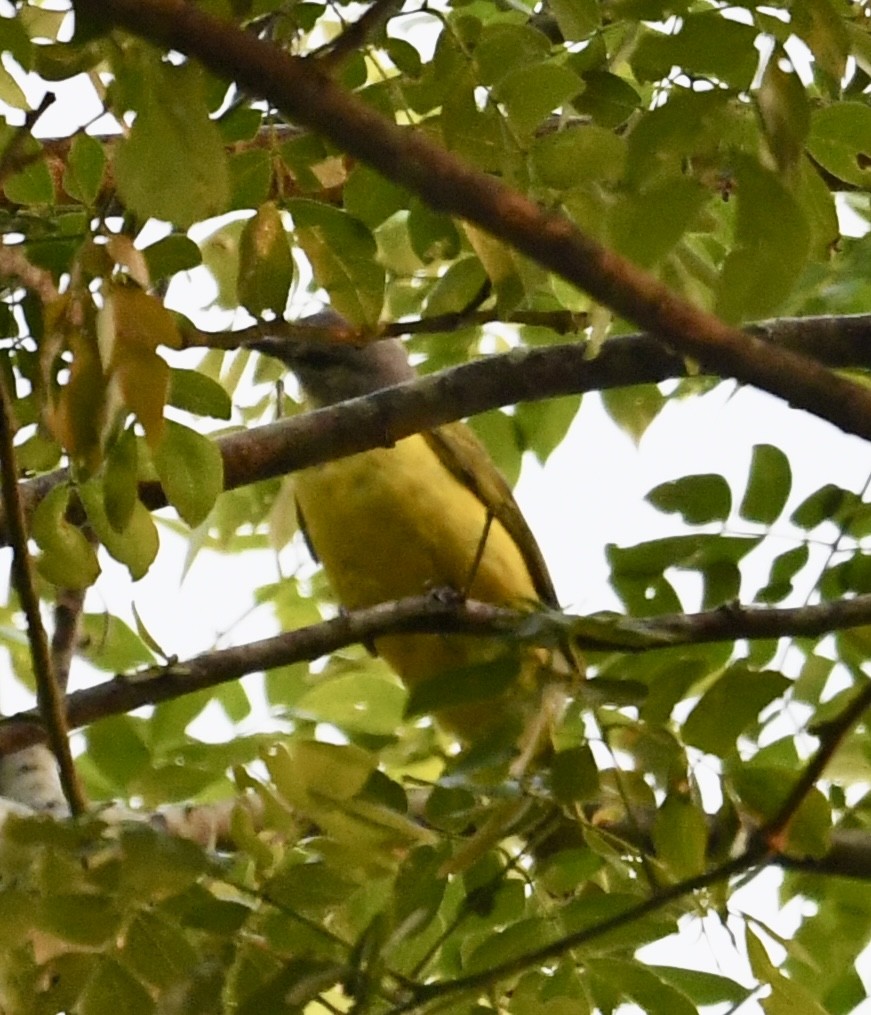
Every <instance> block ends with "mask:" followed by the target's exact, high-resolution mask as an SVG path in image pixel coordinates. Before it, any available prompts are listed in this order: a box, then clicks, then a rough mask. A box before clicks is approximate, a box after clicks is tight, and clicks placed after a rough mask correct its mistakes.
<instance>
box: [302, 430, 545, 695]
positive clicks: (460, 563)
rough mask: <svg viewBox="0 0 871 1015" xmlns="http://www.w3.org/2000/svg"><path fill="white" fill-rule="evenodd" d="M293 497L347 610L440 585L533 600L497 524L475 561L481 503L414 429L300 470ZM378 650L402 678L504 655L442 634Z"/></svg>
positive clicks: (396, 641)
mask: <svg viewBox="0 0 871 1015" xmlns="http://www.w3.org/2000/svg"><path fill="white" fill-rule="evenodd" d="M296 495H297V499H298V502H299V505H300V509H301V512H302V516H303V518H304V520H305V525H306V528H307V531H308V535H309V538H310V540H311V543H312V546H313V547H314V549H315V552H316V553H317V555H318V557H319V558H320V560H321V561H322V563H323V566H324V569H325V571H326V573H327V577H328V578H329V580H330V583H331V585H332V587H333V590H334V592H335V593H336V596H337V597H338V599H339V601H340V602H341V603H342V605H343V606H345V607H347V608H349V609H355V608H360V607H365V606H373V605H375V604H376V603H380V602H385V601H389V600H392V599H398V598H401V597H403V596H411V595H420V594H422V593H426V592H428V591H430V590H432V589H437V588H441V587H450V588H453V589H455V590H457V591H458V592H468V594H469V595H470V596H471V597H472V598H478V599H482V600H484V601H486V602H493V603H502V604H509V603H514V604H516V603H520V602H522V601H524V600H525V601H529V600H533V599H535V598H536V594H535V588H534V585H533V582H532V579H531V577H530V575H529V570H528V568H527V566H526V563H525V561H524V558H523V555H522V554H521V552H520V550H519V549H518V548H517V545H516V544H515V542H514V540H513V539H512V538H511V536H510V535H509V534H508V532H507V531H506V530H505V529H504V527H503V526H502V525H501V523H499V522H497V521H495V520H494V521H493V522H492V524H491V525H490V529H489V532H486V544H485V547H484V551H483V554H482V555H481V557H480V560H479V561H478V563H477V565H476V564H475V560H476V557H477V555H478V552H479V546H480V543H481V540H482V538H483V537H484V535H485V531H486V523H487V513H486V510H485V507H484V505H483V504H482V503H481V501H480V500H479V499H478V497H477V496H476V495H475V493H473V492H472V491H471V490H469V489H468V488H467V487H466V486H464V485H463V484H462V483H461V482H460V481H459V480H458V479H456V478H455V477H454V476H453V474H451V473H450V472H449V471H448V470H447V469H446V468H445V466H444V465H443V464H442V463H441V461H440V460H439V458H438V456H437V455H436V453H435V451H434V450H433V449H432V448H431V447H430V445H429V444H428V443H427V441H426V440H425V438H423V437H421V436H419V435H415V436H413V437H409V438H406V439H405V440H402V441H399V442H398V443H397V444H396V445H395V446H394V447H393V448H389V449H375V450H373V451H367V452H364V453H363V454H360V455H354V456H352V457H350V458H345V459H342V460H340V461H337V462H329V463H326V464H324V465H319V466H315V467H314V468H311V469H305V470H303V471H302V472H300V473H299V474H298V475H297V479H296ZM473 571H474V574H473ZM377 647H378V650H379V652H380V653H381V654H382V655H383V656H384V657H385V658H386V659H387V661H388V663H390V665H391V666H392V667H393V668H394V669H395V670H396V672H397V673H398V674H399V676H400V677H402V678H403V680H405V681H406V682H408V683H414V682H416V681H419V680H422V679H426V678H428V677H430V676H433V675H434V674H436V673H438V672H440V671H444V670H446V669H456V668H457V667H460V666H468V665H473V664H475V663H477V662H483V661H486V660H488V659H492V658H493V657H494V656H495V655H498V654H500V653H502V652H504V651H505V648H504V645H503V644H502V643H499V642H495V641H488V640H486V639H477V638H470V637H460V636H451V637H445V636H439V635H403V636H396V637H390V638H382V639H379V641H378V645H377Z"/></svg>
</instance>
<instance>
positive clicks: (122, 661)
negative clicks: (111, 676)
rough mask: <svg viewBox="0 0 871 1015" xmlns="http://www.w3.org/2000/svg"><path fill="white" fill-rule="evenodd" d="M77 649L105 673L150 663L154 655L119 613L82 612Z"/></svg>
mask: <svg viewBox="0 0 871 1015" xmlns="http://www.w3.org/2000/svg"><path fill="white" fill-rule="evenodd" d="M82 634H83V638H82V646H81V648H80V650H79V651H80V652H81V653H82V655H84V656H85V658H86V659H87V660H88V662H90V663H91V665H92V666H96V667H97V669H100V670H104V671H105V672H108V673H127V672H129V671H131V670H134V669H137V668H138V667H140V666H152V665H153V664H154V662H155V658H154V656H153V655H152V653H151V652H150V651H149V650H148V648H147V647H146V645H145V643H144V642H143V641H142V639H141V638H140V637H139V635H138V634H136V632H135V631H133V630H132V629H131V628H130V627H129V626H128V625H127V624H126V623H125V622H124V621H123V620H121V619H120V617H113V616H112V615H111V614H109V613H86V614H85V615H84V616H83V618H82Z"/></svg>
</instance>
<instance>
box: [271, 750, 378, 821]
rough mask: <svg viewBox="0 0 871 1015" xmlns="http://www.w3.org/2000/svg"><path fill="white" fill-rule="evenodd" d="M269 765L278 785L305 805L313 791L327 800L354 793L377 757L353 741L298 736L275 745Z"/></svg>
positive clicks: (373, 766) (298, 802)
mask: <svg viewBox="0 0 871 1015" xmlns="http://www.w3.org/2000/svg"><path fill="white" fill-rule="evenodd" d="M265 760H266V766H267V768H268V769H269V771H270V774H271V775H272V778H273V779H274V780H275V786H276V789H277V790H278V791H279V792H280V793H281V794H282V795H283V796H284V797H285V798H286V799H287V800H288V801H289V802H290V803H292V804H295V805H301V806H305V805H306V803H307V801H308V797H309V796H310V795H312V794H316V795H317V796H322V797H324V798H326V799H328V800H334V801H347V800H350V799H351V798H352V797H355V796H356V795H357V794H358V793H359V792H360V790H361V789H362V788H363V786H364V785H365V784H366V782H367V780H368V779H369V777H370V776H371V774H372V772H373V771H374V770H375V765H376V759H375V758H374V757H373V756H372V755H370V754H369V753H368V752H366V751H364V750H362V749H361V748H359V747H354V746H352V745H350V744H348V745H345V746H338V745H336V744H324V743H319V742H317V741H314V740H297V741H294V742H292V743H290V744H288V745H287V746H286V747H282V748H280V749H279V748H277V747H276V748H275V749H273V751H272V752H271V753H270V754H269V755H268V756H267V758H266V759H265Z"/></svg>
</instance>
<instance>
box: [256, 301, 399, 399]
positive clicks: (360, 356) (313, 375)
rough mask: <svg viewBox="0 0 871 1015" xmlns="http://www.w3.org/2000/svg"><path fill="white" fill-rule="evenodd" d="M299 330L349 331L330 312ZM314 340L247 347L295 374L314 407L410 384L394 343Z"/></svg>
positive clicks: (277, 341) (305, 322)
mask: <svg viewBox="0 0 871 1015" xmlns="http://www.w3.org/2000/svg"><path fill="white" fill-rule="evenodd" d="M299 323H300V324H301V325H305V326H307V327H310V328H311V329H312V331H313V332H314V331H315V330H316V329H320V330H321V331H323V332H326V330H327V329H337V328H341V327H342V326H344V328H345V330H346V331H350V328H349V326H348V324H347V322H346V321H345V320H344V318H341V317H339V315H338V314H336V313H335V311H326V312H322V313H319V314H314V315H312V316H311V317H306V318H303V319H302V320H301V321H300V322H299ZM343 337H344V340H343V341H329V340H328V339H327V337H326V335H323V336H319V337H317V338H314V337H313V338H305V337H302V338H296V337H294V338H292V339H283V338H278V337H276V338H271V337H265V338H264V339H263V340H262V341H257V342H254V343H251V347H252V348H255V349H259V350H260V351H261V352H265V353H268V354H269V355H271V356H276V357H277V358H278V359H280V360H282V361H283V362H284V363H286V364H287V365H288V366H289V367H290V369H291V370H292V371H293V372H294V374H296V377H297V379H298V380H299V383H300V384H301V386H302V388H303V390H304V391H305V393H306V395H308V397H309V398H310V399H311V400H312V402H314V403H315V404H316V405H332V404H333V403H334V402H343V401H345V400H346V399H348V398H356V397H357V396H358V395H368V394H371V392H373V391H378V390H380V389H381V388H389V387H391V386H392V385H394V384H401V383H402V382H403V381H409V380H413V378H414V377H415V373H414V368H413V367H412V366H411V364H410V363H409V362H408V356H407V355H406V352H405V348H404V347H403V345H402V343H401V342H400V341H399V340H398V339H383V340H381V341H374V342H369V343H367V344H366V345H355V344H353V342H349V341H348V340H347V336H343Z"/></svg>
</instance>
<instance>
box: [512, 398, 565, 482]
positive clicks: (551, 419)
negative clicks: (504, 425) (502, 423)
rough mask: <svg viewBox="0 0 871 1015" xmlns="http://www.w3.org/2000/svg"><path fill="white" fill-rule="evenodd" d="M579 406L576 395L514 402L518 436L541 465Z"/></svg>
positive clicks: (557, 443)
mask: <svg viewBox="0 0 871 1015" xmlns="http://www.w3.org/2000/svg"><path fill="white" fill-rule="evenodd" d="M580 407H581V396H580V395H569V396H567V397H565V398H551V399H548V400H547V401H544V402H521V403H520V404H519V405H518V406H516V408H515V412H514V419H515V420H516V422H517V426H518V427H519V428H520V434H521V440H522V441H523V443H524V445H525V447H526V449H527V450H529V451H531V452H532V453H533V454H534V455H535V457H536V458H537V459H538V460H539V462H541V463H542V465H543V464H544V463H545V462H546V461H547V459H548V458H549V457H550V455H551V453H552V452H553V451H555V450H556V448H558V447H559V445H560V444H561V443H562V440H563V438H564V437H565V435H566V434H567V433H568V431H569V427H570V426H571V425H572V423H573V422H574V419H575V417H576V416H577V414H578V409H580Z"/></svg>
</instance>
